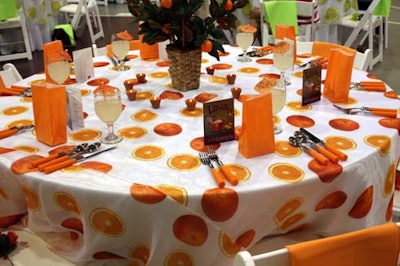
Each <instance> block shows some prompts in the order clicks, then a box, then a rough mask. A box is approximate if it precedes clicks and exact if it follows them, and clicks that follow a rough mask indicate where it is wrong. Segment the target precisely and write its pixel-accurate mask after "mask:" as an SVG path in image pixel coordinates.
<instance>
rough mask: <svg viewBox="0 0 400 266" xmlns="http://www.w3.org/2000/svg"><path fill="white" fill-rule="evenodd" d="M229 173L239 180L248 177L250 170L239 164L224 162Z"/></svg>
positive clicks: (241, 180) (244, 179)
mask: <svg viewBox="0 0 400 266" xmlns="http://www.w3.org/2000/svg"><path fill="white" fill-rule="evenodd" d="M225 166H226V168H228V169H229V171H230V172H231V174H232V175H233V176H234V177H236V178H237V180H238V181H239V182H243V181H246V180H248V179H249V178H250V176H251V173H250V170H249V169H247V168H246V167H244V166H243V165H240V164H225Z"/></svg>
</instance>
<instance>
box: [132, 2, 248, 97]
mask: <svg viewBox="0 0 400 266" xmlns="http://www.w3.org/2000/svg"><path fill="white" fill-rule="evenodd" d="M127 3H128V9H129V11H130V12H131V14H132V15H133V16H134V18H135V20H134V22H137V23H139V24H140V30H139V34H140V35H142V36H143V39H142V41H143V42H145V43H148V44H150V45H151V44H155V43H158V42H163V41H166V40H169V44H168V45H167V53H168V58H169V63H170V74H171V78H172V83H173V86H174V87H175V88H178V89H180V90H183V91H186V90H188V89H196V88H198V83H199V81H198V80H197V81H195V82H189V84H186V83H187V81H190V78H189V79H188V77H187V75H188V74H189V73H190V72H193V69H197V70H196V72H198V75H197V76H198V79H199V77H200V63H201V52H202V51H204V52H207V53H209V54H210V55H212V56H214V57H215V58H217V59H218V60H219V52H224V48H223V47H222V44H221V43H220V42H219V40H220V39H222V38H223V37H224V35H223V32H222V30H221V28H222V29H234V28H236V27H237V23H238V19H237V17H236V16H235V15H234V14H233V12H234V11H235V10H237V9H240V8H243V7H244V6H245V5H247V4H248V3H249V1H248V0H218V1H217V0H210V4H209V15H208V16H206V17H204V18H202V17H200V16H199V15H197V11H198V10H199V9H200V8H201V7H202V5H203V3H204V1H203V0H160V1H159V2H158V3H155V2H152V1H150V0H127ZM178 55H181V56H182V57H183V60H182V63H184V64H186V65H183V66H182V65H180V62H181V61H180V60H179V59H178V58H177V57H178ZM194 58H196V59H194ZM188 59H192V60H188ZM189 63H192V64H194V65H195V66H194V68H193V69H192V68H190V66H188V65H187V64H189ZM174 64H178V67H179V69H185V70H186V72H185V73H182V72H177V73H174V71H175V70H174ZM188 67H189V68H188ZM174 74H177V75H178V76H182V80H176V81H175V82H174V79H173V75H174ZM183 76H186V77H183ZM185 80H186V82H185ZM181 83H184V84H181ZM196 86H197V87H196Z"/></svg>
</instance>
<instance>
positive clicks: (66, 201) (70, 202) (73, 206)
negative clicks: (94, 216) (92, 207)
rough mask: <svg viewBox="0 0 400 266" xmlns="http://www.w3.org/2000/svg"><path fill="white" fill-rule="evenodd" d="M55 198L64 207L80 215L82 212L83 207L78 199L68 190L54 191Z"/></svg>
mask: <svg viewBox="0 0 400 266" xmlns="http://www.w3.org/2000/svg"><path fill="white" fill-rule="evenodd" d="M53 199H54V201H55V202H56V203H57V205H58V206H59V207H61V208H62V209H64V210H66V211H69V212H73V213H76V214H78V215H80V214H81V208H80V207H79V204H78V202H77V200H76V199H75V198H74V197H73V196H72V195H71V194H69V193H66V192H56V193H54V196H53Z"/></svg>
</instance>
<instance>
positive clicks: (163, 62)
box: [156, 61, 169, 67]
mask: <svg viewBox="0 0 400 266" xmlns="http://www.w3.org/2000/svg"><path fill="white" fill-rule="evenodd" d="M156 65H157V66H159V67H167V66H169V62H167V61H161V62H157V63H156Z"/></svg>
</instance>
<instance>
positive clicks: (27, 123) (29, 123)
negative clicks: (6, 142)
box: [6, 119, 33, 129]
mask: <svg viewBox="0 0 400 266" xmlns="http://www.w3.org/2000/svg"><path fill="white" fill-rule="evenodd" d="M32 125H33V120H31V119H21V120H16V121H13V122H11V123H9V124H7V126H6V128H8V129H10V128H12V127H25V126H32Z"/></svg>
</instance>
